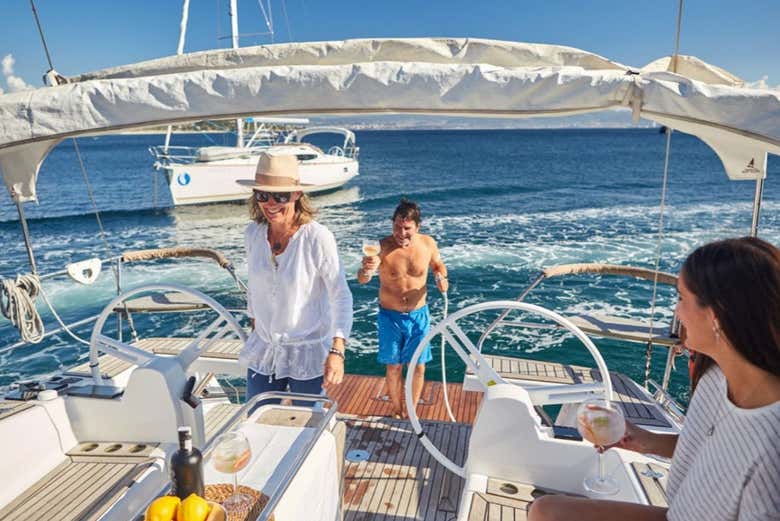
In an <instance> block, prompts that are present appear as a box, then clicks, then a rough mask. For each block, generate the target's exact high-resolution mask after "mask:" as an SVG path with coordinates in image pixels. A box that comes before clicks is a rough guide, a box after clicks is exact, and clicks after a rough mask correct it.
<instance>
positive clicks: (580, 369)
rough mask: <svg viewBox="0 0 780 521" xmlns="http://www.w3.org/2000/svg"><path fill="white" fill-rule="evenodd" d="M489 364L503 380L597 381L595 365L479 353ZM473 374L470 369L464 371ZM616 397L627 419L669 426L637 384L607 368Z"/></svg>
mask: <svg viewBox="0 0 780 521" xmlns="http://www.w3.org/2000/svg"><path fill="white" fill-rule="evenodd" d="M482 356H484V357H485V360H487V361H488V363H490V365H491V367H492V368H493V369H494V370H495V371H496V372H497V373H498V374H499V376H501V377H502V378H505V379H507V380H531V381H537V382H546V383H554V384H579V383H593V382H598V381H601V375H600V374H599V371H598V370H597V369H593V368H590V367H584V366H579V365H570V364H560V363H556V362H545V361H541V360H530V359H525V358H516V357H509V356H498V355H488V354H483V355H482ZM468 374H473V373H470V372H469V373H468ZM609 374H610V376H611V377H612V385H613V387H614V391H615V397H616V401H617V402H618V405H619V406H620V408H621V410H622V411H623V415H624V416H625V417H626V418H627V419H628V420H630V421H631V422H633V423H635V424H638V425H644V426H649V427H663V428H670V427H672V425H671V424H670V423H669V421H668V420H667V419H666V418H665V417H664V415H663V413H662V412H661V407H660V406H659V405H658V404H657V403H656V402H655V401H652V400H648V399H647V398H646V397H644V396H643V395H642V393H641V390H640V389H639V388H638V386H637V385H636V384H635V383H634V382H633V381H632V380H631V379H630V378H629V377H628V376H626V375H624V374H623V373H617V372H613V371H610V373H609Z"/></svg>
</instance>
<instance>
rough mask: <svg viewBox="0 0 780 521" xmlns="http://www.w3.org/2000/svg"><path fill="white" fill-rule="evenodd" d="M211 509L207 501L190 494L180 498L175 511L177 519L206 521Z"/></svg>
mask: <svg viewBox="0 0 780 521" xmlns="http://www.w3.org/2000/svg"><path fill="white" fill-rule="evenodd" d="M210 510H211V505H209V502H208V501H206V500H205V499H203V498H202V497H200V496H199V495H197V494H190V495H189V496H187V497H186V498H185V499H183V500H182V502H181V505H179V510H178V512H177V513H176V520H177V521H206V518H207V517H208V515H209V511H210Z"/></svg>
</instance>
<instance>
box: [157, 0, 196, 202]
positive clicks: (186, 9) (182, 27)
mask: <svg viewBox="0 0 780 521" xmlns="http://www.w3.org/2000/svg"><path fill="white" fill-rule="evenodd" d="M189 14H190V0H184V2H183V3H182V6H181V22H180V23H179V45H178V46H177V47H176V55H177V56H179V55H181V54H182V53H183V52H184V40H185V39H186V37H187V18H188V17H189ZM172 130H173V126H172V125H168V130H166V131H165V148H164V149H163V150H164V151H165V153H166V154H167V153H168V146H169V145H170V144H171V133H172ZM154 186H155V188H156V187H157V182H156V181H155V184H154Z"/></svg>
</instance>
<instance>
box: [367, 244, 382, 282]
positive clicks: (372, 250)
mask: <svg viewBox="0 0 780 521" xmlns="http://www.w3.org/2000/svg"><path fill="white" fill-rule="evenodd" d="M381 251H382V247H381V246H380V245H379V241H372V240H370V239H363V255H365V256H366V257H377V256H379V253H380V252H381ZM373 273H374V270H372V271H371V274H372V275H373Z"/></svg>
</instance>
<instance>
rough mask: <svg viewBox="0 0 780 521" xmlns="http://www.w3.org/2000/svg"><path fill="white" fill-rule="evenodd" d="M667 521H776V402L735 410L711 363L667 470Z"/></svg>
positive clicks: (779, 455)
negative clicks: (755, 407)
mask: <svg viewBox="0 0 780 521" xmlns="http://www.w3.org/2000/svg"><path fill="white" fill-rule="evenodd" d="M668 490H669V511H668V513H667V519H669V521H678V520H680V521H681V520H699V519H701V520H708V521H721V520H723V521H727V520H740V521H743V520H750V521H753V520H755V521H758V520H761V521H766V520H780V402H775V403H773V404H771V405H767V406H765V407H760V408H757V409H740V408H738V407H736V406H735V405H734V404H733V403H731V401H730V400H729V399H728V396H727V387H726V378H725V377H724V376H723V373H722V372H721V370H720V369H719V368H718V367H717V366H714V367H713V368H711V369H710V370H708V371H707V373H706V374H705V375H704V376H703V377H702V379H701V380H700V381H699V385H698V386H697V388H696V392H695V393H694V396H693V399H692V400H691V404H690V408H689V410H688V414H687V415H686V418H685V426H684V427H683V431H682V433H681V434H680V438H679V440H678V441H677V447H676V448H675V451H674V457H673V458H672V468H671V470H670V472H669V486H668Z"/></svg>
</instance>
